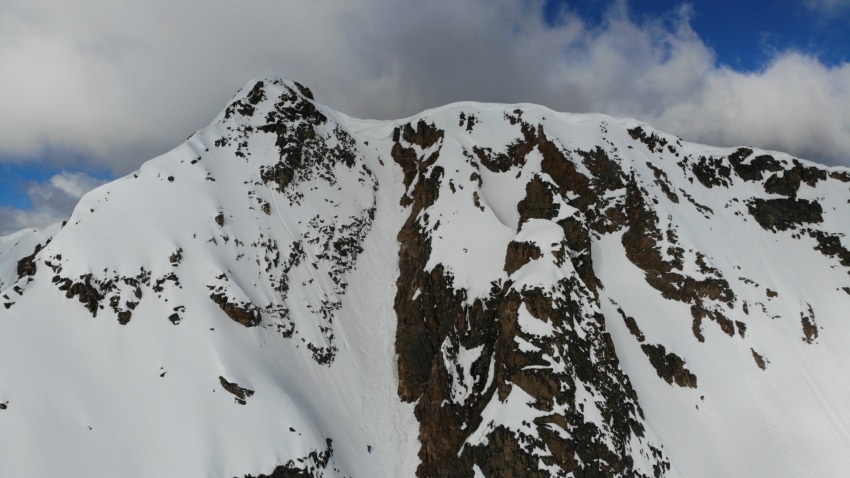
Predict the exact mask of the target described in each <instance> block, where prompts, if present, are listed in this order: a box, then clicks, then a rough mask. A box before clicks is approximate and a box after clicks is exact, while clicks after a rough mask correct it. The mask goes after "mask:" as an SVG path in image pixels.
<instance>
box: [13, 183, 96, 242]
mask: <svg viewBox="0 0 850 478" xmlns="http://www.w3.org/2000/svg"><path fill="white" fill-rule="evenodd" d="M104 182H105V181H104V180H102V179H98V178H94V177H91V176H89V175H87V174H85V173H82V172H65V171H63V172H61V173H60V174H56V175H54V176H53V177H51V178H50V179H48V180H47V181H44V182H42V183H38V182H32V183H30V184H28V185H27V187H26V193H27V196H28V197H29V200H30V203H31V204H32V207H29V208H24V209H21V208H14V207H8V206H6V207H0V236H2V235H4V234H8V233H11V232H14V231H17V230H20V229H24V228H27V227H44V226H48V225H50V224H54V223H57V222H59V221H62V220H64V219H67V218H68V216H70V215H71V212H72V211H73V209H74V206H75V205H76V204H77V202H78V201H79V199H80V198H81V197H83V195H84V194H85V193H87V192H89V191H90V190H92V189H94V188H96V187H97V186H100V185H101V184H103V183H104Z"/></svg>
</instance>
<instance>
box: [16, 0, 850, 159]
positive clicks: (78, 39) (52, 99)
mask: <svg viewBox="0 0 850 478" xmlns="http://www.w3.org/2000/svg"><path fill="white" fill-rule="evenodd" d="M811 1H812V2H819V3H822V4H824V5H827V4H830V5H832V4H836V5H838V4H841V3H846V0H811ZM611 5H612V7H611V9H610V10H609V12H608V13H607V15H606V16H605V18H604V20H603V22H602V23H601V24H598V25H597V24H594V25H591V24H588V23H587V22H585V21H584V20H583V19H582V18H580V17H578V16H576V15H575V14H573V13H572V12H571V11H570V10H569V9H565V10H563V11H562V12H561V16H560V17H559V18H558V19H556V21H554V22H552V21H546V19H544V16H543V6H544V2H542V1H541V0H467V1H464V2H457V1H454V0H432V1H428V2H422V1H416V0H323V1H315V0H290V1H286V2H267V1H260V0H247V1H244V2H231V1H226V0H209V1H207V2H203V3H202V4H199V3H197V2H193V1H189V0H173V1H170V2H167V3H159V2H143V1H141V0H127V1H124V2H109V1H106V0H77V1H75V2H54V1H50V0H6V1H5V2H4V3H3V5H2V6H0V104H3V105H4V106H3V108H2V109H0V160H2V158H3V157H4V156H6V157H9V156H12V155H16V156H21V155H24V156H26V155H30V156H34V157H35V156H38V155H39V152H40V151H42V149H43V148H45V147H47V146H55V145H59V146H61V147H63V148H69V149H73V150H76V151H79V152H80V153H81V154H84V155H88V156H90V157H91V158H92V162H93V163H94V164H95V165H96V166H98V167H107V168H111V169H112V170H113V171H114V172H115V173H117V174H122V173H125V172H127V171H129V170H130V169H133V168H135V167H137V166H138V165H139V164H140V163H141V161H143V160H145V159H148V158H150V157H152V156H153V155H155V154H159V153H161V152H163V151H165V150H166V149H168V148H170V147H173V146H176V145H177V144H178V143H179V142H180V141H182V140H183V139H184V138H185V137H186V136H187V135H189V134H190V133H192V131H194V130H195V129H197V128H200V127H203V126H204V125H205V124H206V123H207V122H209V121H210V120H211V119H212V118H213V116H214V115H215V114H216V113H217V112H218V110H219V109H220V108H221V107H222V105H223V104H224V103H225V102H226V101H227V99H228V98H229V97H230V96H231V95H232V94H233V93H234V92H235V91H236V90H237V89H238V88H239V87H241V86H243V85H244V84H245V83H246V82H247V81H248V80H249V79H250V78H254V77H259V76H264V75H269V74H273V75H283V76H287V77H290V78H293V79H297V80H299V81H301V82H303V83H305V84H307V85H308V86H310V88H311V89H312V90H313V91H314V92H315V93H316V95H317V97H318V99H319V101H322V102H324V103H326V104H328V105H330V106H332V107H334V108H336V109H339V110H341V111H343V112H346V113H349V114H352V115H355V116H360V117H376V118H396V117H403V116H407V115H410V114H413V113H415V112H417V111H419V110H421V109H424V108H428V107H434V106H438V105H441V104H444V103H447V102H451V101H458V100H478V101H494V102H508V103H510V102H535V103H541V104H545V105H547V106H549V107H551V108H553V109H556V110H562V111H576V112H587V111H595V112H604V113H610V114H614V115H619V116H630V117H635V118H638V119H641V120H644V121H647V122H649V123H650V124H653V125H655V126H657V127H659V128H661V129H664V130H666V131H669V132H671V133H674V134H678V135H680V136H682V137H683V138H685V139H689V140H695V141H701V142H706V143H711V144H718V145H729V146H733V145H743V144H749V145H755V146H760V147H764V148H770V149H781V150H785V151H788V152H790V153H792V154H796V155H799V156H803V157H807V158H810V159H815V160H818V161H823V162H829V163H844V164H850V139H848V138H850V66H848V64H846V63H844V64H840V65H836V66H826V65H824V64H822V63H821V62H819V61H818V60H817V59H816V58H813V57H807V56H805V55H802V54H799V53H795V52H778V53H776V55H775V56H774V58H773V60H772V61H771V62H770V63H769V64H767V65H766V66H765V68H764V69H763V70H761V71H757V72H750V73H741V72H737V71H735V70H732V69H730V68H728V67H723V66H719V65H718V64H717V61H716V58H715V55H714V52H713V51H712V50H711V49H710V48H709V47H708V46H706V44H705V43H704V42H703V41H702V39H701V38H699V36H698V35H697V34H696V33H695V32H694V30H693V29H692V28H691V26H690V11H689V9H688V8H687V7H682V8H679V9H677V10H674V11H671V12H670V13H669V14H668V15H666V16H664V17H660V18H655V19H645V18H642V19H640V20H635V19H634V18H633V17H631V16H630V15H629V12H628V5H627V3H626V2H624V1H618V2H612V4H611ZM836 8H837V7H836ZM550 20H551V19H550Z"/></svg>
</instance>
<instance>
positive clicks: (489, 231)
mask: <svg viewBox="0 0 850 478" xmlns="http://www.w3.org/2000/svg"><path fill="white" fill-rule="evenodd" d="M848 203H850V173H848V171H847V170H846V169H843V168H827V167H824V166H820V165H816V164H814V163H810V162H807V161H805V160H800V159H796V158H792V157H790V156H788V155H785V154H781V153H775V152H769V151H762V150H758V149H755V148H732V149H728V148H713V147H708V146H702V145H697V144H693V143H687V142H684V141H682V140H681V139H679V138H676V137H675V136H671V135H667V134H664V133H660V132H657V131H655V130H653V129H652V128H650V127H649V126H647V125H645V124H641V123H639V122H636V121H632V120H622V119H616V118H611V117H607V116H602V115H571V114H564V113H556V112H553V111H551V110H548V109H546V108H544V107H541V106H536V105H494V104H479V103H457V104H452V105H448V106H445V107H441V108H438V109H434V110H429V111H425V112H423V113H420V114H418V115H416V116H413V117H411V118H407V119H404V120H398V121H370V120H358V119H354V118H350V117H348V116H345V115H342V114H340V113H337V112H335V111H333V110H332V109H330V108H327V107H326V106H324V105H322V104H320V103H317V102H316V101H315V99H314V98H313V94H312V93H311V92H310V90H309V89H308V88H306V87H304V86H302V85H300V84H298V83H295V82H291V81H287V80H281V79H266V80H262V81H255V82H252V83H251V84H249V85H248V86H247V87H246V88H244V89H243V90H241V91H240V92H239V93H237V95H236V96H235V97H234V98H233V99H232V100H231V101H230V102H229V103H228V105H227V106H226V108H225V109H224V110H223V111H222V113H221V114H220V115H219V116H218V117H217V118H216V119H215V120H214V121H213V123H212V124H211V125H210V126H209V127H207V128H204V129H202V130H200V131H198V132H197V133H195V134H193V135H192V136H191V137H190V138H189V139H188V140H187V142H186V143H184V144H183V145H181V146H179V147H178V148H176V149H174V150H173V151H171V152H169V153H167V154H165V155H163V156H161V157H158V158H155V159H153V160H151V161H149V162H148V163H146V164H145V165H144V166H143V167H142V168H141V169H140V170H139V171H137V172H136V173H134V174H132V175H130V176H128V177H126V178H123V179H120V180H118V181H116V182H113V183H110V184H108V185H106V186H103V187H101V188H99V189H97V190H95V191H93V192H92V193H90V194H88V195H87V196H85V197H84V198H83V200H82V201H81V202H80V204H79V205H78V207H77V208H76V210H75V212H74V214H73V216H72V217H71V218H70V219H69V220H68V221H67V223H66V224H65V225H64V226H63V227H61V228H59V227H58V226H57V227H55V228H53V229H51V230H47V231H41V232H38V231H35V232H34V231H29V232H26V231H22V232H21V233H17V234H14V235H12V236H6V237H3V238H0V299H2V302H0V303H2V305H3V307H2V308H0V405H2V407H0V475H4V476H5V475H9V476H17V475H22V474H26V475H28V476H55V475H56V474H57V473H73V474H85V475H90V476H115V475H116V474H118V475H132V476H136V475H137V476H160V475H174V474H184V475H187V476H221V477H231V476H239V477H243V476H244V477H247V476H251V477H261V476H275V477H288V476H299V477H301V476H312V477H331V476H358V477H359V476H392V477H395V476H419V477H469V478H473V477H479V476H488V477H489V476H493V477H506V476H528V477H538V476H540V477H543V476H573V477H662V476H669V477H679V476H682V477H684V476H689V477H690V476H705V477H711V476H731V475H737V476H789V477H790V476H800V475H811V474H815V475H818V476H838V475H840V471H839V470H844V469H846V466H847V465H850V458H847V457H849V456H850V453H847V452H848V445H847V444H848V443H850V433H849V432H848V431H847V430H850V409H848V408H847V406H846V398H847V397H846V393H845V392H846V390H850V379H848V378H847V377H845V375H846V374H844V373H843V368H844V367H843V364H844V363H846V360H848V359H850V356H848V353H847V352H846V351H845V349H846V346H845V344H846V343H847V341H848V340H850V325H848V322H847V321H846V317H845V315H846V311H847V310H850V275H848V273H850V250H848V249H847V247H848V245H850V243H848V239H847V238H846V237H845V235H846V234H847V232H848V231H850V214H848V213H850V210H848V209H850V206H849V205H848ZM780 391H781V393H780ZM7 450H13V451H12V452H10V451H7ZM139 450H144V453H140V452H139ZM45 454H47V455H50V456H58V457H60V458H61V459H57V463H60V462H61V466H60V465H57V464H55V463H51V462H46V461H43V460H37V459H36V458H35V457H38V456H42V455H45ZM128 470H130V471H129V472H128Z"/></svg>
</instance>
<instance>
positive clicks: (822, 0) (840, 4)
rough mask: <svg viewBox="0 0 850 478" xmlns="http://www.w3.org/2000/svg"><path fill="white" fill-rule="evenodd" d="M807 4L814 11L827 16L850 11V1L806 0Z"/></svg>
mask: <svg viewBox="0 0 850 478" xmlns="http://www.w3.org/2000/svg"><path fill="white" fill-rule="evenodd" d="M805 3H806V6H807V7H809V8H811V9H812V10H814V11H816V12H818V13H821V14H825V15H827V16H834V15H838V14H840V13H843V12H846V11H848V10H850V0H805Z"/></svg>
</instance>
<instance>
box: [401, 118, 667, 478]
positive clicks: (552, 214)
mask: <svg viewBox="0 0 850 478" xmlns="http://www.w3.org/2000/svg"><path fill="white" fill-rule="evenodd" d="M516 121H517V122H519V121H518V120H516ZM536 130H537V129H536V128H534V127H532V126H529V125H528V124H523V126H522V132H523V138H524V140H525V141H526V142H521V143H519V144H523V145H527V144H531V147H528V146H524V147H518V146H517V145H516V144H515V145H513V146H511V147H509V148H508V150H507V151H506V152H504V153H498V152H494V151H493V150H492V149H487V150H483V149H480V150H477V151H476V156H477V158H478V160H480V161H481V166H482V167H483V168H486V169H489V170H491V172H493V173H497V174H512V175H515V174H516V171H517V169H515V168H521V167H522V164H523V161H522V159H521V158H523V157H524V156H526V155H528V154H529V153H530V152H531V151H532V150H534V148H535V147H537V145H536V144H534V143H531V141H532V140H533V141H537V140H538V139H539V140H540V141H541V142H542V145H543V146H542V148H543V149H544V150H546V151H547V153H546V154H547V155H548V156H549V157H550V158H553V157H555V158H558V157H561V158H560V159H551V160H550V161H552V162H553V164H555V165H558V164H569V163H566V162H565V160H564V159H562V156H563V152H561V151H560V150H559V149H557V148H556V147H555V146H554V145H553V144H552V143H551V142H548V140H546V139H545V135H542V134H541V136H540V137H535V136H534V134H533V132H534V131H536ZM400 131H402V132H405V133H404V134H399V132H400ZM540 131H542V128H540ZM442 137H443V132H441V131H435V128H434V127H433V126H432V125H427V124H425V123H422V122H420V123H419V124H418V127H417V129H416V130H414V129H413V127H412V126H411V125H405V126H403V127H401V129H400V130H399V129H397V130H396V133H395V135H394V138H395V141H396V144H395V146H394V147H393V155H394V158H395V160H396V162H398V163H399V164H400V165H401V167H402V168H403V169H404V171H405V186H406V188H407V190H408V193H407V194H406V195H405V197H403V198H402V204H403V205H408V206H409V208H410V213H409V215H408V219H407V222H406V223H405V225H404V227H403V228H402V230H401V232H400V233H399V236H398V239H399V242H400V243H401V252H400V257H399V267H400V273H399V279H398V292H397V295H396V302H395V310H396V313H397V315H398V318H399V323H398V331H397V336H396V337H397V339H396V340H397V341H396V346H397V350H398V353H399V394H400V396H401V397H402V399H404V400H406V401H410V402H416V404H417V405H416V416H417V419H418V420H419V421H420V424H421V429H420V434H419V438H420V441H421V443H422V448H421V450H420V453H419V457H420V459H421V464H420V465H419V468H418V471H417V474H418V475H419V476H423V477H431V476H459V477H460V476H472V475H473V470H474V469H476V468H477V469H478V470H480V471H481V472H483V473H484V474H485V475H486V476H551V475H553V474H555V475H558V474H567V473H575V474H576V475H583V476H605V475H608V476H646V475H644V473H642V472H640V471H638V470H637V469H636V468H635V465H634V462H633V458H632V457H631V456H630V452H629V451H627V448H629V446H630V444H631V443H635V441H636V442H637V443H641V444H642V445H643V447H644V448H643V450H642V451H641V453H644V456H646V457H648V459H649V460H652V461H653V465H652V466H653V470H652V473H653V474H656V475H660V474H662V473H663V472H664V471H665V470H666V469H667V467H668V466H669V465H668V463H667V461H666V460H665V459H664V458H663V456H662V455H661V454H660V451H659V450H658V448H657V447H656V446H654V445H653V444H651V443H649V442H648V441H647V440H646V439H645V435H644V425H643V414H642V411H641V409H640V406H639V405H638V403H637V396H636V395H635V392H634V390H633V389H632V388H631V386H630V384H629V380H628V378H626V377H625V375H623V373H622V371H621V370H620V368H619V364H618V359H617V355H616V352H615V351H614V346H613V343H612V342H611V339H610V338H609V337H608V334H607V333H606V332H605V325H604V318H603V317H602V315H601V314H600V313H599V310H598V308H597V307H596V306H595V303H596V297H595V295H594V293H593V290H592V289H591V288H590V287H588V284H587V282H585V281H584V280H582V276H581V275H580V273H579V272H578V271H576V270H575V269H574V268H573V266H572V265H570V266H567V267H565V269H562V270H566V271H569V272H567V273H566V275H565V276H563V277H562V278H561V279H560V280H558V281H557V282H555V283H552V284H546V285H542V286H532V285H530V284H524V283H523V281H521V280H520V281H519V282H517V281H516V280H514V279H511V277H512V276H514V275H515V273H516V272H517V271H518V270H520V269H522V268H523V267H525V266H526V265H528V264H529V263H531V262H534V263H536V262H538V261H544V262H546V263H548V264H550V265H551V267H564V266H565V259H566V258H568V257H569V258H571V259H573V260H575V261H576V263H577V265H579V267H580V269H581V271H583V272H584V273H585V276H584V279H591V280H590V281H589V283H590V284H591V286H595V285H596V284H595V281H594V280H593V274H592V268H589V267H588V268H586V267H584V265H585V262H584V261H587V259H588V256H589V250H588V246H589V239H588V236H587V234H588V229H587V227H586V226H585V227H582V224H583V223H584V220H583V217H582V216H581V215H580V212H578V211H577V212H575V213H572V215H571V216H568V217H564V218H563V221H562V222H560V223H559V222H558V221H557V220H558V219H559V218H560V217H563V216H564V214H562V213H563V212H566V210H567V209H571V207H570V206H568V205H567V204H566V203H564V202H563V199H561V197H562V196H561V193H560V192H559V188H563V189H564V191H565V192H564V193H563V194H565V195H566V194H567V192H569V191H570V190H571V188H572V187H573V186H574V184H575V181H571V180H575V179H576V178H581V177H583V176H581V175H580V174H579V173H578V172H577V170H576V169H575V168H567V169H565V170H563V171H561V172H557V173H555V174H556V175H557V176H559V177H561V178H564V179H562V181H563V184H562V185H558V184H553V183H552V182H550V181H551V180H544V179H543V177H541V176H538V175H535V176H534V177H533V179H532V180H531V181H529V182H528V185H527V187H526V188H525V189H526V196H525V198H524V199H522V200H521V201H520V202H519V203H518V204H517V214H518V217H519V222H518V225H517V229H518V231H520V232H522V230H523V228H524V226H528V227H532V226H538V227H540V226H542V225H543V224H549V225H550V226H549V227H553V228H554V230H557V231H560V232H559V234H560V236H561V240H560V242H559V243H555V244H545V246H544V245H542V244H541V245H538V244H536V243H534V242H522V241H511V242H509V243H508V244H507V251H506V258H505V262H504V266H503V267H502V270H503V271H504V272H505V274H506V275H507V279H506V280H505V278H503V277H494V278H493V279H494V280H493V281H492V286H491V288H490V291H489V293H488V294H487V295H485V296H483V297H470V296H469V292H468V291H466V290H464V289H463V288H458V287H457V285H456V278H455V276H454V275H453V274H452V272H451V271H450V270H448V269H447V268H446V267H445V266H443V265H441V264H438V265H436V266H434V267H433V268H432V269H430V270H428V268H427V267H426V265H427V264H428V263H429V262H432V259H433V254H434V251H433V239H434V238H433V236H434V234H438V230H437V228H436V227H434V228H433V229H431V227H429V217H430V214H434V213H433V212H432V210H433V209H434V208H435V205H436V204H437V203H438V202H439V201H440V200H441V199H442V197H443V196H442V194H444V193H445V192H446V191H447V190H446V189H444V188H443V187H442V183H443V182H444V181H446V179H445V174H444V169H443V168H441V167H440V166H434V164H435V163H436V162H437V160H438V159H439V156H440V154H441V148H440V139H441V138H442ZM521 141H522V140H521ZM417 151H423V156H420V157H418V158H417V157H416V152H417ZM425 152H427V153H425ZM425 154H427V156H425ZM589 157H592V155H589ZM494 158H496V159H494ZM559 160H560V161H563V163H559V162H557V161H559ZM472 161H473V163H472V164H473V165H474V166H473V168H475V167H476V166H475V164H476V163H475V162H474V161H475V159H473V160H472ZM417 163H418V165H419V167H415V165H416V164H417ZM549 167H550V168H552V169H553V170H558V168H559V166H554V165H550V166H549ZM600 169H602V170H604V171H606V172H607V171H610V169H606V168H600ZM566 178H569V179H566ZM618 180H619V178H618V177H617V176H608V177H603V179H602V180H601V181H600V184H603V186H602V187H605V186H607V185H609V184H611V183H615V184H618V183H617V181H618ZM486 181H487V180H486V179H485V180H484V182H483V184H481V183H480V182H478V181H476V185H477V186H482V185H483V186H486ZM579 184H584V185H585V186H579V187H590V186H589V184H590V181H588V180H587V179H586V178H585V180H584V181H583V182H580V183H579ZM411 189H412V191H411ZM482 196H483V195H482ZM556 197H558V201H557V202H555V198H556ZM567 214H569V213H567ZM567 235H569V237H570V238H571V241H568V240H567ZM482 239H483V238H482ZM484 240H486V239H484ZM571 243H572V244H576V245H578V246H579V247H581V249H578V250H572V249H570V246H569V244H571ZM553 246H554V248H555V249H554V250H553ZM542 247H545V249H546V251H547V253H544V252H543V251H542ZM567 264H570V263H569V262H568V263H567ZM534 265H537V264H532V267H533V266H534ZM538 328H541V329H542V330H538ZM579 389H580V390H581V394H580V393H579ZM586 393H590V394H591V396H593V397H595V399H596V400H597V401H596V402H587V403H584V404H582V405H581V407H585V406H587V407H598V409H599V413H600V414H601V416H602V417H603V418H602V421H601V422H599V423H587V422H586V421H585V419H584V415H583V413H582V409H581V408H580V407H579V408H577V407H578V405H577V402H578V401H580V400H579V398H578V397H579V396H584V395H583V394H586ZM510 403H515V404H518V406H520V407H523V408H524V409H525V410H527V412H526V413H527V414H528V416H529V419H528V421H523V422H522V424H521V425H519V426H517V425H516V424H509V423H498V421H493V420H492V419H488V418H486V417H488V416H489V413H488V410H489V411H490V413H492V410H494V409H498V408H499V407H504V406H508V405H506V404H510ZM556 430H558V431H556ZM568 430H569V431H571V433H566V432H567V431H568Z"/></svg>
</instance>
